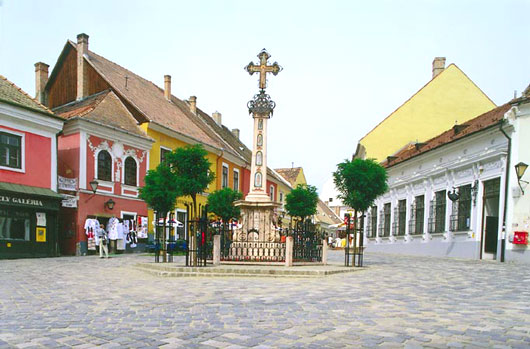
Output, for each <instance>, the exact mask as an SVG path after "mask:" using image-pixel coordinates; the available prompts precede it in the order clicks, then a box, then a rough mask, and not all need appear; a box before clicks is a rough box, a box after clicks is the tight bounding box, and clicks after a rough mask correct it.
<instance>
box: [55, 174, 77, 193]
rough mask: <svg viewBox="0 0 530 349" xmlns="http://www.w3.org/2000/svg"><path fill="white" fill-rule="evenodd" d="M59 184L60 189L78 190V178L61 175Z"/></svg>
mask: <svg viewBox="0 0 530 349" xmlns="http://www.w3.org/2000/svg"><path fill="white" fill-rule="evenodd" d="M58 185H59V189H62V190H70V191H76V190H77V178H65V177H61V176H59V183H58Z"/></svg>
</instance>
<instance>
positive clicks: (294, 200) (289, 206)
mask: <svg viewBox="0 0 530 349" xmlns="http://www.w3.org/2000/svg"><path fill="white" fill-rule="evenodd" d="M317 203H318V194H317V188H316V187H314V186H312V185H302V184H298V186H297V187H296V188H295V189H293V190H291V192H290V193H289V194H287V196H286V197H285V209H286V210H287V213H288V214H289V215H290V216H291V217H298V218H300V222H304V220H305V218H306V217H308V216H311V215H314V214H315V213H316V212H317Z"/></svg>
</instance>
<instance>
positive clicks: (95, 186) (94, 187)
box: [89, 178, 99, 194]
mask: <svg viewBox="0 0 530 349" xmlns="http://www.w3.org/2000/svg"><path fill="white" fill-rule="evenodd" d="M89 184H90V188H92V192H93V193H94V194H95V193H96V191H97V190H98V185H99V182H98V181H97V180H96V179H95V178H94V179H93V180H91V181H90V183H89Z"/></svg>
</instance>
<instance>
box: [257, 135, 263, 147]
mask: <svg viewBox="0 0 530 349" xmlns="http://www.w3.org/2000/svg"><path fill="white" fill-rule="evenodd" d="M262 145H263V135H262V134H261V133H260V134H258V146H260V147H261V146H262Z"/></svg>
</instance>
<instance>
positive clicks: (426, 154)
mask: <svg viewBox="0 0 530 349" xmlns="http://www.w3.org/2000/svg"><path fill="white" fill-rule="evenodd" d="M529 116H530V113H529V108H528V99H527V98H526V99H524V98H521V99H520V100H519V101H518V102H514V101H512V102H510V103H507V104H505V105H503V106H500V107H498V108H496V109H493V110H492V111H490V112H487V113H484V114H482V115H480V116H478V117H476V118H474V119H471V120H469V121H467V122H465V123H462V124H458V125H455V126H454V127H453V128H451V129H449V130H447V131H446V132H444V133H442V134H440V135H438V136H436V137H434V138H432V139H430V140H428V141H426V142H422V143H416V144H414V145H409V146H407V147H405V148H404V149H402V150H401V151H400V152H398V153H396V154H395V155H394V156H392V157H389V158H387V160H385V161H384V162H383V165H384V166H385V167H386V168H387V172H388V178H389V181H388V183H389V191H388V192H387V193H386V194H385V195H382V196H381V197H379V198H378V199H377V200H376V201H375V203H374V206H373V207H372V208H370V209H369V210H368V212H367V220H366V225H365V239H366V241H365V246H366V248H367V251H374V252H387V253H400V254H416V255H431V256H443V257H458V258H469V259H490V260H498V261H508V260H519V261H524V262H529V263H530V254H529V253H528V252H527V245H526V243H525V244H523V243H518V241H516V240H514V237H515V235H519V234H523V235H524V233H525V232H526V233H527V232H528V214H527V213H526V208H527V206H528V204H529V200H528V199H527V197H525V196H524V195H522V192H521V191H520V189H519V187H518V183H517V177H516V176H515V168H514V164H516V163H519V162H523V161H526V163H528V162H529V161H530V159H528V155H527V154H526V153H527V152H526V153H525V152H521V149H524V147H525V146H526V144H524V142H525V140H524V138H521V137H520V136H521V135H522V134H525V133H528V131H529V130H530V129H529V128H528V127H530V124H529V123H528V122H529V121H528V120H529ZM519 142H522V143H523V144H521V143H519ZM516 232H517V233H516Z"/></svg>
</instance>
